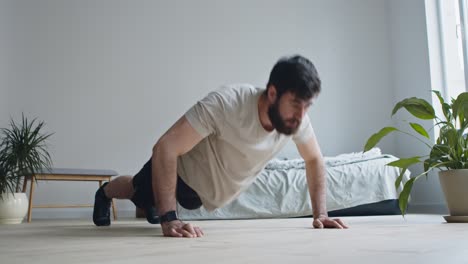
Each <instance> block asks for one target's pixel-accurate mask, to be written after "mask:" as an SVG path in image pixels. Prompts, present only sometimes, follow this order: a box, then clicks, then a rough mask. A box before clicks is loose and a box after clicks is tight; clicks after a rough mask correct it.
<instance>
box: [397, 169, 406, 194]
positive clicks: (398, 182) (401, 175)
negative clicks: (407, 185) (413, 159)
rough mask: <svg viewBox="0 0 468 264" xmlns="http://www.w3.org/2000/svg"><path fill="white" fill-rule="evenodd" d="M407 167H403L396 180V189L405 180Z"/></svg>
mask: <svg viewBox="0 0 468 264" xmlns="http://www.w3.org/2000/svg"><path fill="white" fill-rule="evenodd" d="M405 172H406V168H404V169H402V170H401V172H400V175H399V176H398V178H396V180H395V189H398V188H400V184H401V181H402V180H403V175H405Z"/></svg>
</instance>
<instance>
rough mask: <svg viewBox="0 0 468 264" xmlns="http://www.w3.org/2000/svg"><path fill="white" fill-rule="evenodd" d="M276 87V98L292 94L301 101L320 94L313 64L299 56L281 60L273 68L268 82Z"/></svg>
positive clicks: (318, 79)
mask: <svg viewBox="0 0 468 264" xmlns="http://www.w3.org/2000/svg"><path fill="white" fill-rule="evenodd" d="M270 85H274V86H275V87H276V91H277V94H278V98H279V97H281V95H283V94H284V93H285V92H288V91H289V92H292V93H293V94H295V95H296V96H297V97H299V98H301V99H306V100H307V99H310V98H312V97H313V96H315V95H316V94H318V93H320V87H321V81H320V78H319V76H318V73H317V70H316V69H315V66H314V64H313V63H312V62H311V61H310V60H308V59H307V58H304V57H302V56H300V55H295V56H292V57H283V58H281V59H280V60H279V61H278V62H277V63H276V64H275V66H274V67H273V69H272V70H271V73H270V79H269V80H268V84H267V90H268V87H270Z"/></svg>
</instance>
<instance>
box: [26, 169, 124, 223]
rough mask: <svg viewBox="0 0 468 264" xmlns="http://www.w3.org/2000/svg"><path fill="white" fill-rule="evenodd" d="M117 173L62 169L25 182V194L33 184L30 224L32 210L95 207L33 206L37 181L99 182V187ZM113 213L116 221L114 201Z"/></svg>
mask: <svg viewBox="0 0 468 264" xmlns="http://www.w3.org/2000/svg"><path fill="white" fill-rule="evenodd" d="M116 175H117V172H115V171H113V170H90V169H62V168H54V169H51V170H48V171H42V172H39V173H37V174H35V175H33V176H31V177H28V178H26V179H25V180H24V183H23V192H26V188H27V184H28V181H29V182H31V188H30V190H29V209H28V223H30V222H31V217H32V208H79V207H94V204H74V205H70V204H68V205H64V204H54V205H33V200H34V198H33V197H34V186H35V184H34V183H35V181H97V182H99V187H101V186H102V182H103V181H110V180H111V177H112V176H116ZM112 213H113V216H114V220H116V219H117V214H116V209H115V203H114V201H113V200H112Z"/></svg>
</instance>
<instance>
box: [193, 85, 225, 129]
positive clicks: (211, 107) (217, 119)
mask: <svg viewBox="0 0 468 264" xmlns="http://www.w3.org/2000/svg"><path fill="white" fill-rule="evenodd" d="M223 107H224V104H223V100H222V98H221V96H220V95H219V94H218V93H217V92H211V93H209V94H208V95H207V96H206V97H205V98H203V99H202V100H200V101H198V102H197V103H196V104H195V105H194V106H192V107H191V108H190V109H189V110H188V111H187V112H186V113H185V117H186V118H187V120H188V122H189V123H190V125H192V127H193V128H194V129H195V130H196V131H197V132H198V133H199V134H200V135H201V136H202V137H206V136H208V135H210V134H216V133H218V132H219V129H220V127H221V126H222V125H223V122H224V119H223V117H222V114H223Z"/></svg>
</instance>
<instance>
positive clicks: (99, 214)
mask: <svg viewBox="0 0 468 264" xmlns="http://www.w3.org/2000/svg"><path fill="white" fill-rule="evenodd" d="M132 179H133V177H132V176H120V177H117V178H116V179H114V180H112V181H110V182H106V183H104V184H103V185H102V186H101V187H100V188H99V189H98V190H97V191H96V195H95V197H94V198H95V199H94V210H93V222H94V224H95V225H97V226H108V225H110V206H111V202H112V198H117V199H130V198H132V196H133V193H134V190H133V183H132Z"/></svg>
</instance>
